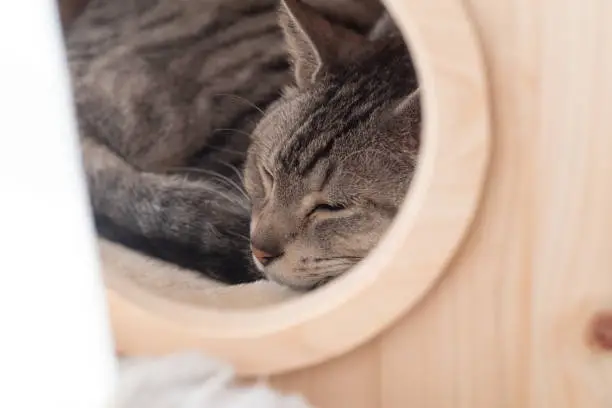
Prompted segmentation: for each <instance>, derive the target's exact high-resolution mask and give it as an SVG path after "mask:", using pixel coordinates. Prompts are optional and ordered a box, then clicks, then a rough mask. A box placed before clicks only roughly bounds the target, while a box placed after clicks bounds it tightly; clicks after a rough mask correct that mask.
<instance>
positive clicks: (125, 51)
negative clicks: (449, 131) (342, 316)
mask: <svg viewBox="0 0 612 408" xmlns="http://www.w3.org/2000/svg"><path fill="white" fill-rule="evenodd" d="M337 1H338V2H339V4H341V5H342V3H344V6H346V3H347V1H346V0H343V1H340V0H337ZM352 1H357V0H352ZM357 2H358V3H359V1H357ZM287 3H288V4H289V3H290V2H287ZM291 3H293V2H291ZM323 3H325V2H323ZM370 3H371V2H370ZM277 7H278V5H277V1H276V0H182V1H176V0H158V1H154V0H130V1H128V0H93V1H92V2H91V3H90V4H89V5H88V6H87V8H86V10H85V12H84V13H83V14H82V15H81V16H80V17H79V19H77V20H76V21H75V23H74V24H73V25H72V27H71V28H70V29H69V30H68V34H67V48H68V55H69V61H70V68H71V72H72V76H73V83H74V88H75V100H76V103H77V113H78V116H79V125H80V132H81V135H82V146H83V155H84V165H85V169H86V173H87V180H88V185H89V188H90V196H91V201H92V203H93V207H94V213H95V216H96V222H97V227H98V231H99V232H100V233H101V235H103V236H105V237H108V238H110V239H112V240H115V241H118V242H120V243H123V244H125V245H128V246H130V247H133V248H135V249H138V250H141V251H144V252H146V253H148V254H151V255H154V256H157V257H160V258H162V259H165V260H167V261H170V262H173V263H177V264H179V265H181V266H185V267H188V268H192V269H196V270H199V271H202V272H204V273H206V274H207V275H209V276H211V277H213V278H216V279H220V280H223V281H225V282H230V283H237V282H245V281H249V280H252V279H255V278H256V277H257V276H258V275H259V272H257V270H256V269H255V268H253V267H252V265H251V255H250V249H249V224H250V219H251V208H250V203H249V200H248V198H247V197H246V196H245V194H244V193H243V192H242V191H241V190H240V188H238V187H237V186H236V185H235V183H239V182H240V180H239V179H240V177H239V173H237V170H236V167H239V166H241V164H242V162H243V160H244V152H245V150H246V148H247V146H248V145H249V143H250V139H249V135H250V134H251V132H252V131H253V130H254V128H255V125H256V124H257V122H258V121H259V119H260V118H261V117H262V116H264V120H263V121H262V125H260V126H258V130H256V131H255V133H256V138H255V141H256V143H254V145H253V146H254V147H253V149H251V154H250V163H251V166H253V165H255V166H257V164H253V161H254V160H255V161H256V162H259V161H263V160H268V159H269V158H270V157H269V154H270V152H269V151H268V152H263V151H261V146H262V145H263V143H264V142H262V141H261V140H263V139H262V138H261V133H262V129H264V128H265V126H268V127H269V126H271V124H270V121H271V120H273V121H275V122H276V125H274V124H272V127H275V128H278V127H279V126H280V127H283V126H286V125H287V124H286V122H287V120H297V119H298V116H299V115H298V116H296V114H295V112H294V113H291V109H289V110H288V108H287V107H288V106H290V105H291V106H294V105H295V106H297V105H301V106H302V108H300V109H303V112H304V113H306V112H310V111H311V110H312V109H315V110H316V111H318V112H319V117H318V119H317V120H318V123H320V124H321V126H323V124H325V123H327V124H330V123H332V122H334V121H335V122H334V123H336V125H338V124H339V123H340V121H342V120H348V122H347V123H346V126H344V127H343V126H340V127H339V128H338V127H337V126H336V127H335V128H334V130H330V129H322V128H312V129H311V130H312V131H317V132H318V131H322V130H325V132H323V133H325V134H326V135H327V136H326V138H327V139H326V140H329V139H330V138H331V139H333V138H340V136H342V134H343V132H345V131H346V132H349V131H358V132H359V131H365V130H366V128H364V127H363V126H362V125H363V123H362V122H363V120H365V119H367V117H370V116H371V115H373V114H374V116H373V117H374V118H376V117H378V116H380V114H381V113H382V112H383V111H384V110H388V109H390V107H391V105H393V104H395V103H396V102H398V101H399V100H401V98H402V97H403V96H406V95H408V94H409V93H410V92H411V91H412V90H413V89H414V88H415V86H416V85H415V83H414V73H413V71H412V67H411V65H410V63H409V61H408V64H406V61H407V60H406V59H405V58H408V56H407V52H406V49H405V47H403V45H401V44H399V43H397V42H395V44H396V45H394V46H392V47H391V48H389V47H387V46H386V45H384V44H386V43H387V41H381V42H380V45H377V46H373V45H372V44H374V43H372V44H370V45H369V46H368V47H365V49H368V50H370V51H368V52H369V53H370V54H371V55H370V58H369V59H368V57H367V55H369V54H368V53H367V52H366V53H363V52H359V53H356V54H355V58H356V59H354V60H355V61H361V62H360V63H359V66H361V65H362V64H364V63H365V62H367V61H369V63H365V65H363V67H362V68H364V69H365V70H361V71H359V70H357V71H355V73H354V74H353V75H352V76H351V75H349V76H348V77H347V78H346V79H347V80H348V82H347V85H350V86H351V87H353V91H354V92H353V93H352V94H351V95H350V96H349V94H348V93H346V94H345V93H344V90H345V89H348V88H345V87H343V82H342V81H343V80H344V79H339V78H338V77H336V79H335V80H333V81H331V82H328V83H323V82H317V84H316V86H314V87H313V89H314V88H317V89H319V90H318V91H316V92H311V89H310V87H309V86H306V84H304V83H302V84H301V86H299V87H298V90H297V91H295V92H293V96H285V97H282V98H281V97H280V93H281V90H282V89H283V88H285V87H286V86H287V85H288V84H289V83H290V82H291V73H290V69H289V64H288V61H287V55H286V46H285V43H286V42H289V45H290V48H291V47H292V44H291V40H292V37H291V35H285V36H283V33H282V31H281V29H280V27H279V25H278V22H277V16H278V15H277ZM283 7H287V5H285V4H284V5H283ZM290 7H293V9H294V10H299V7H300V6H299V5H297V6H296V5H295V4H293V5H290ZM326 7H328V8H329V4H328V5H327V6H326ZM332 9H333V8H332ZM355 10H360V9H359V8H358V7H357V8H355ZM332 14H333V13H332ZM370 14H371V13H370ZM282 15H283V14H282ZM285 15H286V14H285ZM329 15H330V14H329V13H328V16H329ZM367 15H368V13H354V15H353V17H355V16H357V18H353V20H352V24H348V25H351V26H352V27H353V28H354V27H361V29H362V30H363V31H366V30H365V28H364V27H366V26H367V24H369V23H371V22H372V21H367V18H366V17H364V16H367ZM339 16H340V17H342V13H340V12H337V13H336V14H335V16H333V17H335V20H342V18H338V17H339ZM331 20H334V19H333V18H332V19H331ZM342 25H344V26H346V25H347V24H345V23H343V24H342ZM342 25H338V24H337V23H334V26H338V27H342ZM284 27H285V33H287V27H288V26H287V22H285V25H284ZM289 31H290V30H289ZM340 32H342V33H353V34H354V35H355V36H359V38H365V37H363V36H362V35H361V34H357V32H356V31H349V30H347V29H345V28H343V29H342V31H340ZM353 34H349V36H348V37H346V38H343V40H351V39H352V38H353V37H352V36H353ZM355 38H356V37H355ZM398 44H399V46H398ZM294 45H295V44H294ZM360 47H361V45H360ZM381 47H382V48H381ZM385 47H387V48H385ZM401 47H403V48H401ZM362 48H363V47H362ZM293 49H295V47H293ZM365 49H363V50H365ZM377 49H380V50H387V51H384V52H383V53H382V54H380V55H379V54H377V51H376V50H377ZM347 50H349V51H350V49H347ZM363 50H362V51H363ZM394 53H395V54H397V55H395V56H393V55H391V54H394ZM349 54H351V52H347V53H346V55H343V58H344V57H346V58H349V57H350V58H349V59H347V60H346V61H349V60H351V59H352V58H353V55H349ZM357 54H359V55H357ZM387 54H389V56H391V59H389V60H388V61H386V64H390V67H388V68H387V71H388V72H386V74H385V75H383V77H384V78H382V77H381V79H382V80H386V79H394V78H396V77H397V76H398V75H399V76H400V77H401V76H402V75H405V76H407V78H408V77H410V78H411V79H409V80H407V81H401V80H399V81H397V80H395V81H393V83H390V84H388V85H386V84H384V83H377V82H376V80H375V77H376V72H375V69H376V64H377V63H376V59H377V58H379V57H382V56H384V55H387ZM402 55H403V56H402ZM398 58H399V61H400V62H399V63H397V61H398ZM298 59H299V57H298ZM292 60H296V56H295V55H293V58H292ZM343 61H344V60H343ZM402 61H403V62H402ZM394 62H395V64H394ZM293 66H294V68H295V67H296V64H295V63H294V64H293ZM340 66H341V65H338V67H340ZM368 66H369V68H368ZM351 69H352V68H351ZM373 69H374V71H373ZM349 71H350V70H349ZM349 71H346V72H345V73H348V72H349ZM366 71H367V75H369V76H370V77H369V79H367V80H366V81H365V82H363V81H360V79H359V78H358V77H356V76H355V75H357V76H359V75H363V74H364V73H366ZM338 72H339V71H338ZM359 72H361V74H359ZM297 78H298V82H299V76H298V77H297ZM368 84H369V85H368ZM362 85H367V86H369V88H368V89H363V90H362V91H363V92H357V91H358V90H359V88H360V87H361V86H362ZM379 85H380V86H379ZM389 86H400V87H402V86H405V87H406V89H404V90H403V91H399V92H388V91H389V90H390V88H389ZM334 87H335V88H334ZM306 88H308V90H306ZM379 88H380V89H379ZM325 89H326V90H325ZM326 92H327V94H328V96H327V97H322V96H321V95H322V94H325V93H326ZM366 93H370V94H372V95H373V96H374V95H376V104H378V106H379V109H378V110H377V109H375V106H374V105H373V104H371V103H365V104H362V103H359V102H358V101H359V100H360V99H359V98H362V99H361V102H367V101H366V100H363V97H364V96H366ZM334 95H335V96H334ZM343 95H345V96H347V97H350V98H351V100H353V101H357V102H358V105H351V104H346V103H343V100H346V99H343V98H344V96H343ZM300 98H301V99H300ZM355 98H357V99H355ZM385 98H391V99H389V100H388V101H387V102H386V103H385V102H383V100H384V99H385ZM305 100H307V101H305ZM296 101H297V102H296ZM330 101H333V103H334V104H336V105H335V107H332V106H331V105H326V104H328V103H330ZM372 101H374V100H372ZM270 104H272V105H273V107H272V108H271V110H270V113H269V114H267V115H264V112H263V110H264V109H265V108H266V107H267V106H268V105H270ZM296 104H297V105H296ZM315 105H316V106H315ZM317 106H318V108H317ZM393 106H395V105H393ZM322 107H330V108H331V109H330V110H329V112H328V113H325V110H323V109H321V108H322ZM338 109H340V111H338ZM347 109H348V110H347ZM279 112H285V117H282V118H279V117H278V114H279ZM349 113H350V114H349ZM274 115H276V116H274ZM281 116H282V114H281ZM275 117H276V119H274V118H275ZM374 120H376V119H374ZM349 124H352V125H351V126H353V127H352V128H351V126H348V125H349ZM385 126H386V125H385ZM371 129H378V130H377V132H379V133H380V131H381V128H380V127H378V126H376V125H373V127H371ZM394 132H395V130H394ZM411 132H412V133H414V132H413V131H412V130H410V131H409V132H408V133H410V135H409V136H410V137H408V139H414V135H413V134H412V133H411ZM268 133H269V134H270V135H272V134H273V133H274V132H268ZM334 133H335V135H334ZM309 134H310V133H309V129H305V132H304V137H303V138H302V139H301V140H302V142H298V143H290V146H292V147H287V148H285V149H284V150H283V151H284V153H283V157H282V158H280V157H279V158H278V160H279V162H278V164H279V166H276V167H275V168H278V169H280V168H284V169H285V170H286V175H287V180H295V178H292V177H299V175H297V174H294V173H293V172H292V171H293V170H298V169H301V170H302V171H303V170H306V171H307V170H308V166H306V167H305V168H304V164H303V163H302V164H300V163H301V162H302V161H303V159H304V158H306V157H308V156H309V155H312V151H307V150H308V149H309V148H308V146H310V147H312V146H317V145H318V144H319V142H318V141H317V140H319V138H318V137H316V136H319V135H317V134H313V135H312V136H313V141H312V142H310V143H306V144H304V143H303V141H304V140H307V139H308V135H309ZM380 137H384V135H382V134H381V135H380ZM370 139H371V138H370ZM400 139H401V137H400ZM404 139H406V138H405V137H404ZM258 140H259V141H258ZM389 140H391V139H389ZM402 140H403V139H402ZM270 141H271V142H272V143H275V144H278V145H277V146H276V147H279V146H280V144H282V143H284V142H286V141H287V140H282V139H278V138H277V140H270ZM396 142H398V143H400V144H401V141H400V140H399V139H398V140H397V141H396ZM357 145H358V144H355V146H357ZM415 148H416V147H415V144H414V143H412V142H410V146H409V147H407V149H408V150H410V152H409V154H408V153H407V154H408V155H407V156H405V157H406V160H407V162H406V160H404V162H406V163H408V162H409V164H406V166H407V167H406V171H407V172H408V173H407V176H406V177H403V178H402V180H401V181H400V182H397V183H395V184H393V185H389V186H388V188H390V189H391V190H393V189H395V190H397V191H396V192H395V193H394V194H393V197H396V198H394V199H393V200H392V202H390V203H389V205H390V206H391V207H394V208H392V209H391V211H388V213H389V214H392V213H394V209H396V208H397V205H398V202H399V200H400V199H401V197H403V195H404V192H405V188H406V187H407V184H408V182H409V179H410V175H411V174H412V168H413V167H414V166H413V165H414V154H415V151H414V149H415ZM301 149H306V150H304V151H303V152H302V150H301ZM315 150H316V149H315ZM319 150H321V149H319ZM404 150H405V149H404ZM323 151H326V152H327V153H329V154H337V155H343V157H344V156H357V157H359V152H358V151H354V152H348V151H346V149H344V150H343V149H341V148H340V149H338V148H336V149H334V148H331V149H328V150H325V149H323V150H322V151H321V152H323ZM399 151H403V150H402V149H399ZM321 152H319V153H321ZM291 157H293V159H291V160H290V158H291ZM340 159H341V161H342V160H345V161H346V160H347V159H346V157H345V158H340V157H330V160H331V161H336V160H340ZM292 160H293V161H292ZM360 160H362V159H360ZM346 162H347V163H348V162H350V160H348V161H346ZM282 163H286V165H285V167H282V166H281V164H282ZM289 163H291V164H289ZM370 163H371V161H370ZM394 163H395V161H394ZM294 165H295V166H294ZM193 166H197V167H198V168H203V169H204V170H202V171H199V172H195V173H194V172H192V173H191V176H190V177H186V176H185V175H184V174H181V175H176V174H169V172H170V171H172V170H173V169H174V170H176V169H180V168H184V167H193ZM315 167H316V166H315ZM338 168H339V169H340V168H342V166H339V167H338ZM310 170H312V169H310ZM248 175H249V172H248V171H247V176H248ZM302 176H303V179H304V180H309V179H310V178H311V175H308V174H306V175H302ZM247 178H249V179H251V180H250V181H248V180H247V186H250V188H249V192H250V193H251V194H252V195H254V196H257V192H256V191H255V190H256V189H257V187H254V186H253V184H254V182H253V180H252V177H247ZM371 191H372V190H371V189H370V192H371ZM295 194H306V192H305V191H304V190H303V189H302V190H301V191H298V190H296V191H295ZM387 201H388V200H387ZM254 203H255V207H256V211H255V214H254V216H255V218H256V219H261V215H260V214H259V211H258V210H257V206H261V203H260V202H258V201H257V200H254ZM285 204H287V205H288V206H287V207H286V209H277V210H279V212H278V214H279V219H278V221H277V225H281V224H282V223H284V224H283V225H286V226H289V225H293V224H296V222H293V224H292V223H285V220H281V218H282V217H280V215H281V214H282V215H283V216H285V217H287V216H288V215H287V214H288V212H287V209H288V208H290V205H289V204H290V203H285ZM280 210H283V211H280ZM391 216H392V215H391ZM296 217H298V215H296ZM289 218H290V216H289ZM269 222H273V221H269ZM377 223H378V224H379V226H380V228H382V227H383V225H386V224H387V223H388V222H387V218H385V220H382V219H381V220H379V221H377ZM378 224H377V225H378ZM259 225H260V227H261V225H262V224H261V223H260V224H259ZM260 229H261V228H260ZM260 229H259V230H260ZM259 230H258V229H254V228H253V227H252V228H251V232H252V233H257V231H259ZM260 235H261V234H260ZM377 236H378V230H377V231H376V233H375V234H372V237H371V238H370V239H367V240H366V241H367V242H366V241H364V240H363V237H362V238H359V237H355V238H356V239H355V241H356V242H358V241H360V242H361V241H362V242H363V244H362V245H361V246H362V247H363V248H364V249H365V247H366V246H367V247H368V248H367V249H369V248H371V246H373V243H372V242H373V241H374V238H376V237H377ZM287 237H288V235H287ZM255 238H257V237H255ZM309 239H310V240H312V239H315V240H316V239H317V238H316V237H315V236H312V237H310V238H309ZM256 240H260V239H259V238H257V239H256ZM288 240H289V241H290V239H288ZM323 241H329V240H328V239H327V238H325V239H324V240H323ZM319 247H320V249H321V250H325V249H324V246H320V245H319ZM299 250H300V249H299V248H297V247H296V251H298V252H299ZM328 250H329V248H328ZM358 252H359V255H358V256H357V255H355V257H354V258H355V259H358V257H363V256H364V255H363V254H364V253H365V252H367V251H365V252H364V251H358ZM296 254H297V252H296ZM295 256H297V255H295ZM260 269H261V268H260ZM336 272H337V271H336V270H334V271H333V274H327V275H326V274H324V273H319V274H318V275H317V276H318V278H317V280H321V279H325V278H326V276H332V275H335V274H336ZM287 273H289V274H293V275H292V276H293V277H292V278H291V279H277V280H279V281H283V283H287V284H289V285H290V286H295V287H309V286H312V285H313V278H312V277H310V278H308V279H305V280H304V283H303V284H302V283H300V282H298V281H300V278H299V273H297V275H295V273H296V272H295V271H291V272H287ZM265 274H266V275H268V276H270V277H272V278H275V279H276V278H277V277H278V275H282V273H280V274H279V273H273V274H268V273H265ZM319 278H321V279H319Z"/></svg>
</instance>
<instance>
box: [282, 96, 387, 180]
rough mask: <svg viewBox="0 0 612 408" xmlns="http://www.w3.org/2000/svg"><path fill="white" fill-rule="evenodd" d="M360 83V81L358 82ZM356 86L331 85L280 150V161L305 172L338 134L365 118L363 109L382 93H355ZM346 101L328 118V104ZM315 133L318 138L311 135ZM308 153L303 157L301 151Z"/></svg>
mask: <svg viewBox="0 0 612 408" xmlns="http://www.w3.org/2000/svg"><path fill="white" fill-rule="evenodd" d="M359 85H361V84H359ZM357 87H358V86H356V87H354V88H352V89H344V90H342V89H340V90H339V89H335V88H330V89H329V91H328V92H327V94H326V95H325V98H324V100H325V102H324V103H321V104H320V107H319V108H318V109H317V110H316V111H315V112H313V114H312V115H311V116H310V117H309V118H308V120H307V121H305V122H304V123H303V124H302V125H301V126H300V127H299V128H298V129H297V130H296V131H295V133H294V135H293V138H292V140H291V142H290V144H289V145H288V146H287V149H285V151H284V152H283V156H284V157H283V159H282V161H284V162H286V163H287V164H288V165H289V166H291V167H292V168H294V169H295V170H297V171H299V172H300V173H302V174H305V173H307V172H309V171H310V170H312V168H314V166H315V165H316V163H317V162H318V161H319V160H321V159H322V158H324V157H327V156H328V155H329V152H330V151H331V150H332V148H333V146H334V143H335V140H336V139H337V138H338V137H340V136H347V135H349V134H350V131H351V130H353V129H355V128H356V127H357V126H359V124H360V123H362V122H364V121H366V120H367V119H368V118H369V117H370V115H371V113H372V110H371V109H369V108H367V109H366V108H363V107H364V106H367V107H371V106H372V105H376V103H377V102H378V101H380V98H382V97H384V95H383V94H382V92H378V91H374V92H372V93H368V94H367V95H366V93H362V92H358V91H357V89H356V88H357ZM346 93H349V94H354V95H355V97H354V98H347V95H346ZM346 100H349V101H350V103H349V104H348V105H347V106H345V107H344V108H343V109H340V110H339V111H338V113H337V115H336V116H335V117H330V111H329V109H328V108H327V106H329V105H339V104H341V103H343V102H345V101H346ZM314 133H316V135H317V137H313V136H312V135H313V134H314ZM305 152H306V153H307V154H308V156H307V157H304V153H305Z"/></svg>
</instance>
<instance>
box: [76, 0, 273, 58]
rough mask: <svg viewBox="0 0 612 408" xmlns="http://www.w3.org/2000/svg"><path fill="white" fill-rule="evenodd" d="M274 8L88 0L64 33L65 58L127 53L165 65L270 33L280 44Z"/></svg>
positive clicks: (268, 0) (256, 0)
mask: <svg viewBox="0 0 612 408" xmlns="http://www.w3.org/2000/svg"><path fill="white" fill-rule="evenodd" d="M275 9H276V1H275V0H92V1H90V2H89V4H88V5H87V7H86V8H85V10H84V11H83V13H82V14H81V15H80V16H79V17H78V18H77V19H76V20H75V21H74V23H73V24H72V25H71V26H70V28H69V29H68V32H67V38H66V42H67V48H68V57H69V60H70V62H71V65H73V66H74V65H77V64H79V63H80V64H81V65H84V64H87V63H90V62H91V61H92V60H96V61H98V63H100V61H101V60H113V59H117V58H120V57H124V56H125V55H137V56H138V57H140V58H142V59H147V60H155V61H156V62H159V63H164V62H165V63H169V62H171V61H172V60H173V59H176V58H177V57H178V56H181V55H182V56H186V58H188V57H189V56H191V58H193V57H194V55H193V54H197V57H198V58H202V57H204V56H205V55H202V53H204V52H208V53H210V54H212V53H214V52H215V51H217V50H222V49H225V50H226V51H229V52H232V53H234V54H236V53H235V51H236V50H233V49H232V48H233V46H234V45H236V44H237V43H244V42H245V40H248V39H249V38H250V39H261V38H262V37H265V36H266V35H268V34H272V35H271V37H274V38H270V39H269V40H270V43H271V42H273V43H274V45H276V44H278V45H280V44H282V43H281V37H280V33H279V30H278V27H277V24H276V10H275ZM260 42H261V41H260ZM264 42H265V41H264ZM270 43H269V44H268V45H272V44H270ZM211 57H212V55H211Z"/></svg>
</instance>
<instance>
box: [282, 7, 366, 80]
mask: <svg viewBox="0 0 612 408" xmlns="http://www.w3.org/2000/svg"><path fill="white" fill-rule="evenodd" d="M279 19H280V25H281V27H282V28H283V33H284V35H285V41H286V43H287V46H288V51H289V56H290V59H291V64H292V67H293V73H294V76H295V82H296V84H297V86H298V87H299V88H305V87H307V86H309V85H311V84H312V83H313V82H315V81H316V80H317V79H318V78H319V76H320V75H321V74H322V73H323V72H324V70H325V67H326V66H327V65H329V64H334V63H338V62H339V61H340V60H342V59H343V58H346V57H348V56H350V55H351V54H352V53H353V52H354V51H356V50H358V49H359V48H360V46H361V44H362V43H363V41H365V40H366V39H365V38H364V37H363V36H361V35H360V34H357V33H355V32H353V31H351V30H349V29H346V28H344V27H341V26H337V25H334V24H332V23H330V22H329V21H328V20H327V19H326V18H325V17H323V16H322V15H321V14H320V13H319V12H317V11H316V10H315V9H314V8H313V7H311V6H309V5H307V4H305V3H303V2H302V1H301V0H281V4H280V10H279Z"/></svg>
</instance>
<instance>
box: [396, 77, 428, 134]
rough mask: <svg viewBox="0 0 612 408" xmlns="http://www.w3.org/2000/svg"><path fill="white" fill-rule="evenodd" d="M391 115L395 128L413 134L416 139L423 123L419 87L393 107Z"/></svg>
mask: <svg viewBox="0 0 612 408" xmlns="http://www.w3.org/2000/svg"><path fill="white" fill-rule="evenodd" d="M392 117H393V123H394V126H395V127H396V128H400V129H402V131H404V132H409V133H411V134H414V135H415V136H416V138H417V139H418V138H419V135H420V132H421V125H422V123H423V117H422V109H421V91H420V89H417V90H416V91H414V92H412V93H411V94H410V95H408V96H407V97H405V98H404V99H403V100H402V101H400V102H399V103H398V104H397V105H396V106H395V108H394V109H393V112H392Z"/></svg>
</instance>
